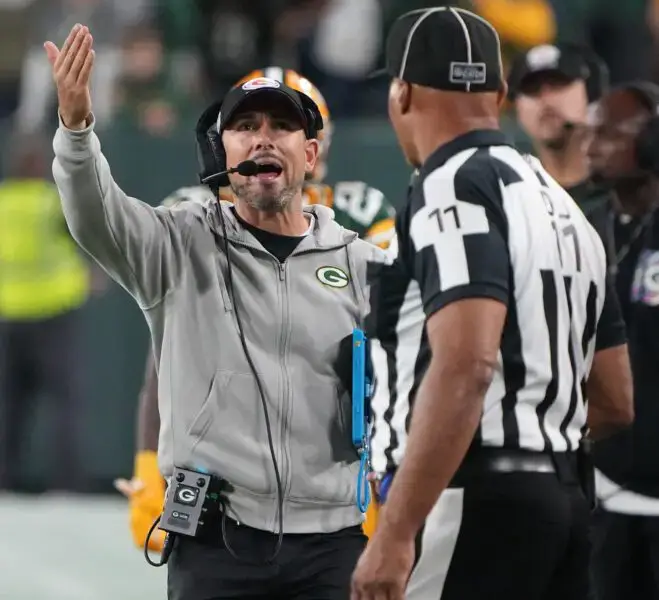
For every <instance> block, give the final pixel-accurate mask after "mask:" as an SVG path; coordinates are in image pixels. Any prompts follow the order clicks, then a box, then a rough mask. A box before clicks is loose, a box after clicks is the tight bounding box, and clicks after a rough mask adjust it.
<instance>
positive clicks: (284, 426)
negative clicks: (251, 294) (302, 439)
mask: <svg viewBox="0 0 659 600" xmlns="http://www.w3.org/2000/svg"><path fill="white" fill-rule="evenodd" d="M229 243H230V244H235V245H237V246H242V247H244V248H249V249H251V250H256V251H258V252H260V253H261V254H265V255H267V256H269V257H270V258H271V259H272V260H273V261H275V263H276V264H277V267H278V269H277V270H278V272H279V282H280V285H281V297H282V308H281V336H280V339H279V364H280V368H281V377H282V402H281V424H280V432H279V446H280V447H279V451H280V452H279V456H280V460H278V466H279V473H280V477H281V483H282V496H283V498H282V499H283V501H284V504H285V501H286V498H287V497H288V495H289V493H290V489H291V484H292V473H291V470H290V463H291V460H290V443H289V435H288V432H289V428H290V420H291V415H290V412H291V409H292V402H291V400H290V394H291V389H290V377H289V373H288V351H287V348H288V343H289V339H290V299H289V297H288V286H287V281H286V270H287V264H288V261H289V259H290V258H291V257H293V256H301V255H304V254H312V253H314V252H334V251H335V250H337V249H338V248H340V247H342V246H345V244H340V245H339V244H337V246H332V247H327V248H318V247H315V248H307V249H305V250H301V251H295V250H294V251H293V253H292V254H291V255H290V256H289V257H288V259H286V260H285V261H284V262H283V263H282V262H280V261H279V260H277V258H276V257H275V256H273V255H272V254H270V252H268V251H267V250H265V249H264V248H259V247H258V246H255V245H254V244H250V243H248V242H243V241H239V240H229ZM227 260H231V259H230V258H229V257H227ZM276 455H277V448H276V447H275V456H276ZM277 521H278V518H277V514H276V512H275V514H274V516H273V521H272V523H271V527H274V528H276V527H278V525H277ZM275 530H276V529H273V531H275Z"/></svg>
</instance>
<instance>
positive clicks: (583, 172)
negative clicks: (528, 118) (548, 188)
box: [536, 146, 589, 188]
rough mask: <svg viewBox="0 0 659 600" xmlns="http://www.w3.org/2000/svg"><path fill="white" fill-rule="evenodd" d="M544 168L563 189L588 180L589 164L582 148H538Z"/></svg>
mask: <svg viewBox="0 0 659 600" xmlns="http://www.w3.org/2000/svg"><path fill="white" fill-rule="evenodd" d="M536 151H537V153H538V158H539V159H540V162H541V163H542V166H543V167H544V168H545V169H546V170H547V173H549V174H550V175H551V176H552V177H553V178H554V179H555V180H556V181H557V182H558V183H559V184H560V185H561V186H562V187H564V188H570V187H573V186H575V185H577V184H579V183H581V182H583V181H585V180H586V179H588V175H589V173H588V163H587V159H586V156H585V154H584V153H583V151H582V150H581V148H571V147H570V146H568V147H567V148H566V149H562V150H552V149H550V148H547V147H546V146H538V147H537V148H536Z"/></svg>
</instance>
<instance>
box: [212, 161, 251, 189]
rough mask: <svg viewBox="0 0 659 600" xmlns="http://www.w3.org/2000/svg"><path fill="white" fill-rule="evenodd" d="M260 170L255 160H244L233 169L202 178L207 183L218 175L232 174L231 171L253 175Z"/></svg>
mask: <svg viewBox="0 0 659 600" xmlns="http://www.w3.org/2000/svg"><path fill="white" fill-rule="evenodd" d="M258 172H259V165H257V164H256V163H255V162H254V161H253V160H244V161H243V162H241V163H238V166H236V167H233V168H232V169H227V170H226V171H220V172H219V173H213V174H212V175H209V176H208V177H204V178H203V179H202V180H201V183H205V184H207V183H208V182H210V181H213V180H214V179H217V178H218V177H223V176H224V175H230V174H231V173H238V174H239V175H242V176H243V177H251V176H252V175H256V174H257V173H258Z"/></svg>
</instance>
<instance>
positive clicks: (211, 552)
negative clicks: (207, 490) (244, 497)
mask: <svg viewBox="0 0 659 600" xmlns="http://www.w3.org/2000/svg"><path fill="white" fill-rule="evenodd" d="M227 538H228V540H229V545H230V546H231V548H232V549H233V550H234V552H235V553H236V554H237V555H238V556H239V557H241V558H242V557H245V558H247V559H251V561H254V562H261V563H263V562H264V561H265V560H267V559H268V557H269V556H270V555H271V554H272V552H273V550H274V547H275V543H276V540H277V536H276V535H273V534H272V533H268V532H265V531H259V530H257V529H252V528H250V527H246V526H244V525H237V524H236V523H235V522H234V521H230V520H228V519H227ZM365 545H366V537H365V536H364V534H363V533H362V530H361V527H351V528H349V529H344V530H342V531H337V532H336V533H322V534H299V535H297V534H296V535H293V534H288V535H284V540H283V544H282V547H281V552H280V553H279V556H278V557H277V558H276V560H275V561H274V562H273V563H271V564H265V565H264V564H254V563H253V562H246V561H243V560H236V559H235V558H234V557H232V556H231V554H230V553H229V552H228V551H227V549H226V547H225V546H224V544H223V543H222V542H221V535H220V534H219V532H218V536H217V540H216V541H215V543H212V544H210V543H206V542H200V541H197V540H196V539H193V538H188V537H184V536H180V537H178V538H177V540H176V542H175V545H174V550H173V552H172V555H171V557H170V559H169V563H168V569H169V572H168V583H167V589H168V595H167V597H168V599H169V600H232V599H234V598H235V599H239V598H240V599H249V600H348V598H349V597H350V577H351V576H352V572H353V570H354V568H355V565H356V563H357V559H358V558H359V555H360V554H361V553H362V551H363V549H364V547H365Z"/></svg>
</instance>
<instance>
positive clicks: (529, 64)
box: [508, 44, 591, 100]
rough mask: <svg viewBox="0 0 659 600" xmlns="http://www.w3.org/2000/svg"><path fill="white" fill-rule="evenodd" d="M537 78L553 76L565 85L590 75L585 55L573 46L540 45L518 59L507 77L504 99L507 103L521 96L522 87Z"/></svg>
mask: <svg viewBox="0 0 659 600" xmlns="http://www.w3.org/2000/svg"><path fill="white" fill-rule="evenodd" d="M539 74H548V75H549V74H554V75H559V76H562V77H563V78H565V80H566V81H567V82H571V81H576V80H577V79H583V80H584V81H587V80H588V78H589V77H590V74H591V69H590V66H589V60H588V56H587V55H586V53H585V52H584V51H583V50H582V49H581V48H579V47H578V46H576V45H570V44H556V45H553V44H542V45H540V46H535V47H533V48H531V49H530V50H528V51H527V52H525V53H523V54H520V55H518V56H517V57H516V58H515V60H514V61H513V64H512V65H511V68H510V73H509V74H508V96H509V98H510V99H511V100H514V99H515V97H516V96H517V95H518V94H519V93H522V92H524V89H525V85H526V84H528V83H529V81H530V80H531V78H532V77H536V76H538V75H539Z"/></svg>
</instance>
